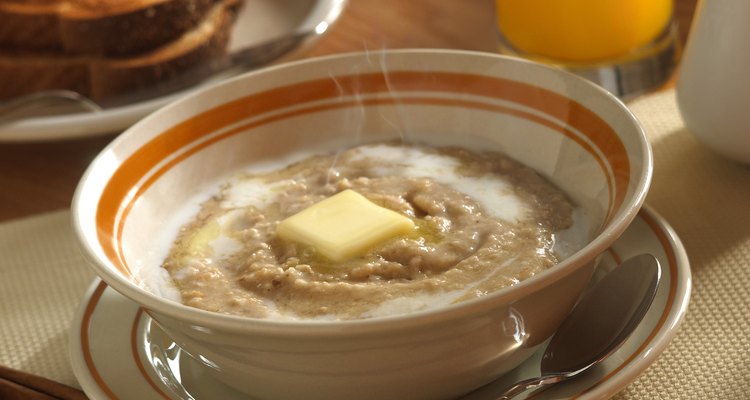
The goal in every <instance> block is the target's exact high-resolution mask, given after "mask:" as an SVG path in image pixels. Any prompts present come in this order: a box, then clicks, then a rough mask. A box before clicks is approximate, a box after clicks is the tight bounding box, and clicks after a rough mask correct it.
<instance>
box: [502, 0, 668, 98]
mask: <svg viewBox="0 0 750 400" xmlns="http://www.w3.org/2000/svg"><path fill="white" fill-rule="evenodd" d="M495 6H496V7H495V10H496V16H497V26H498V30H499V34H500V52H501V53H504V54H511V55H516V56H520V57H524V58H528V59H532V60H535V61H539V62H543V63H546V64H553V65H557V66H560V67H562V68H565V69H567V70H569V71H571V72H573V73H576V74H578V75H581V76H583V77H585V78H587V79H589V80H592V81H594V82H596V83H598V84H600V85H601V86H603V87H605V88H606V89H608V90H609V91H611V92H612V93H614V94H616V95H617V96H619V97H623V98H627V97H630V96H634V95H637V94H640V93H643V92H645V91H648V90H651V89H654V88H656V87H658V86H660V85H662V84H663V83H664V82H665V81H667V80H668V79H669V78H670V77H671V74H672V72H673V70H674V67H675V65H676V64H677V60H678V58H679V53H680V48H679V41H678V40H677V29H676V24H675V23H674V21H673V18H672V15H673V8H674V5H673V0H495Z"/></svg>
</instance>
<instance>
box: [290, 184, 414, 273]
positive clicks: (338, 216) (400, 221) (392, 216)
mask: <svg viewBox="0 0 750 400" xmlns="http://www.w3.org/2000/svg"><path fill="white" fill-rule="evenodd" d="M413 229H414V223H413V222H412V221H411V219H409V218H407V217H405V216H403V215H401V214H399V213H397V212H395V211H393V210H389V209H387V208H383V207H380V206H378V205H377V204H374V203H372V202H371V201H369V200H367V198H365V197H364V196H362V195H361V194H359V193H357V192H355V191H353V190H344V191H342V192H340V193H338V194H336V195H334V196H331V197H329V198H327V199H325V200H323V201H320V202H318V203H316V204H313V205H312V206H310V207H308V208H306V209H304V210H302V211H300V212H299V213H297V214H295V215H292V216H291V217H289V218H287V219H285V220H283V221H281V222H280V223H279V226H278V228H277V231H276V232H277V233H278V235H279V236H280V237H281V238H283V239H286V240H289V241H294V242H297V243H302V244H305V245H308V246H311V247H314V248H315V249H316V250H317V252H318V253H319V254H321V255H323V256H324V257H326V258H328V259H329V260H331V261H335V262H340V261H346V260H347V259H350V258H352V257H355V256H358V255H362V254H364V253H365V252H366V251H367V250H369V249H370V248H372V247H373V246H375V245H377V244H379V243H382V242H383V241H385V240H388V239H391V238H394V237H396V236H398V235H402V234H406V233H408V232H410V231H411V230H413Z"/></svg>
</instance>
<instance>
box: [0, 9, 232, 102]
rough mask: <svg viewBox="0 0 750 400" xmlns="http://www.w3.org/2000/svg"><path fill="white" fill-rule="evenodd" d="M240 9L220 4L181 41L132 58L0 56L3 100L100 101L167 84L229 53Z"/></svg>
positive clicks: (35, 54) (24, 53)
mask: <svg viewBox="0 0 750 400" xmlns="http://www.w3.org/2000/svg"><path fill="white" fill-rule="evenodd" d="M238 6H239V3H238V0H222V1H220V2H218V3H215V4H214V5H213V6H212V7H211V9H210V10H209V11H208V12H207V13H206V15H205V17H204V18H203V20H201V21H200V22H199V24H198V25H197V26H196V27H194V28H193V29H192V30H190V31H189V32H186V33H184V34H183V35H182V36H180V38H178V39H177V40H175V41H173V42H170V43H168V44H166V45H163V46H162V47H159V48H157V49H155V50H152V51H149V52H146V53H143V54H138V55H135V56H131V57H100V56H69V55H66V54H62V53H56V52H46V53H40V52H31V51H20V50H12V51H5V52H2V51H0V99H8V98H13V97H16V96H20V95H23V94H27V93H33V92H37V91H41V90H52V89H71V90H75V91H77V92H79V93H81V94H83V95H85V96H87V97H90V98H92V99H94V100H101V99H106V98H111V97H112V96H117V95H121V94H124V93H126V92H130V91H133V90H137V89H139V88H145V87H153V86H158V85H160V84H166V83H167V82H169V80H170V79H171V78H173V77H175V76H178V75H180V74H181V73H183V72H184V71H186V70H189V69H190V68H193V67H197V66H200V65H202V64H204V63H207V62H210V61H211V60H214V59H217V58H219V57H221V56H222V55H223V54H224V53H225V51H226V46H227V42H228V40H229V31H230V28H231V25H232V22H233V20H234V17H235V15H236V11H237V7H238Z"/></svg>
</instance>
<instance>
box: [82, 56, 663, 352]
mask: <svg viewBox="0 0 750 400" xmlns="http://www.w3.org/2000/svg"><path fill="white" fill-rule="evenodd" d="M373 53H376V52H373V51H356V52H347V53H339V54H333V55H328V56H321V57H311V58H307V59H302V60H297V61H292V62H286V63H281V64H277V65H274V66H270V67H266V68H261V69H258V70H254V71H250V72H247V73H245V74H241V75H239V76H237V77H233V78H231V79H228V80H225V81H222V82H219V83H217V84H215V85H211V86H209V87H207V88H203V89H200V90H198V91H196V92H194V93H191V94H189V95H187V96H185V97H182V98H180V99H177V100H175V101H173V102H171V103H169V104H167V105H165V106H164V107H161V108H160V109H158V110H156V111H154V112H153V113H151V114H149V115H148V116H147V117H145V118H143V119H141V120H140V121H138V122H137V123H136V124H134V125H132V126H131V127H130V128H128V129H126V130H125V131H124V132H122V133H121V134H120V135H118V136H117V137H116V138H115V139H114V140H113V141H112V142H110V143H109V144H108V145H107V146H106V147H105V148H104V149H102V150H101V151H100V152H99V154H98V155H97V156H96V157H95V158H94V160H93V161H92V162H91V163H90V165H89V166H88V168H87V169H86V171H85V172H84V174H83V175H82V177H81V179H80V181H79V184H78V186H77V188H76V190H75V193H74V196H73V201H72V206H71V210H72V225H73V230H74V233H75V235H76V238H77V242H78V244H79V247H80V248H81V250H82V253H83V254H84V256H85V258H86V259H87V261H88V264H89V265H90V266H91V267H92V268H93V269H94V271H95V272H96V273H97V275H98V276H99V277H100V279H102V280H103V281H104V282H106V283H107V284H108V285H110V286H112V287H113V289H115V290H116V291H118V292H120V293H121V294H123V295H125V296H126V297H128V298H130V299H131V300H133V301H135V302H137V303H139V304H140V305H142V306H143V307H144V308H145V309H146V312H147V313H148V314H149V315H152V317H155V318H156V319H157V320H158V319H159V317H158V316H159V315H164V316H168V317H171V318H175V319H178V320H181V321H186V322H190V323H192V324H197V325H205V326H209V327H212V328H217V329H222V330H225V331H229V332H253V333H256V334H266V335H271V334H273V335H282V336H284V337H303V336H304V337H307V338H311V337H320V336H329V335H332V334H334V335H346V334H378V333H382V332H385V331H389V332H393V331H394V329H398V330H406V329H416V328H420V327H424V325H425V324H430V323H448V324H449V323H451V322H453V321H455V320H456V319H463V318H467V317H470V316H471V315H476V314H481V313H485V312H487V311H488V310H491V309H496V308H497V307H498V305H510V304H512V302H513V301H515V300H518V299H521V298H523V297H524V296H525V295H526V294H528V293H531V292H534V291H536V290H538V289H540V288H543V287H546V286H549V285H551V284H554V283H555V282H557V281H559V280H560V279H563V278H564V277H566V276H568V275H569V274H571V273H573V272H575V271H577V270H578V269H579V268H580V267H582V266H583V265H585V264H587V263H589V262H595V260H597V258H598V256H599V255H600V254H601V253H603V252H604V251H606V249H607V248H608V247H609V246H610V245H611V244H612V243H613V242H614V241H615V240H616V239H617V238H618V237H620V235H621V234H622V233H623V232H624V231H625V229H626V228H627V227H628V225H629V224H630V223H631V222H632V221H633V219H634V218H635V217H636V215H637V213H638V210H640V208H641V206H642V205H643V203H644V201H645V198H646V195H647V193H648V189H649V187H650V184H651V180H652V176H653V153H652V149H651V145H650V143H649V141H648V138H647V136H646V133H645V130H644V128H643V126H642V125H641V123H640V121H639V120H638V119H637V117H636V116H635V115H634V114H633V112H632V111H631V110H630V109H629V108H628V107H627V106H626V105H625V104H624V103H623V102H622V101H621V100H620V99H619V98H617V97H616V96H615V95H613V94H612V93H610V92H608V91H607V90H605V89H604V88H601V87H600V86H598V85H595V84H594V83H591V82H589V81H587V80H585V79H584V78H581V77H579V76H577V75H574V74H572V73H570V72H568V71H564V70H561V69H557V68H554V67H550V66H546V65H542V64H539V63H536V62H533V61H529V60H525V59H520V58H516V57H511V56H504V55H499V54H494V53H487V52H479V51H469V50H452V49H419V48H416V49H385V50H379V51H377V53H385V54H407V55H415V56H418V55H420V54H430V55H446V56H458V57H483V58H492V59H495V60H501V61H503V62H509V63H523V64H526V65H527V66H528V67H530V68H537V69H543V70H546V71H555V73H557V74H560V76H562V77H564V79H566V81H573V82H578V84H582V85H583V86H585V87H587V88H588V89H586V90H589V91H591V92H592V93H596V95H597V96H602V100H605V99H606V100H607V101H610V102H613V103H614V105H615V107H616V108H617V109H618V110H619V111H620V112H622V114H623V115H624V116H626V120H627V121H628V122H629V123H630V124H631V125H632V127H633V128H635V132H636V136H637V139H638V142H639V144H640V149H639V150H640V152H641V154H642V160H641V171H642V174H641V175H640V176H638V177H637V178H638V180H637V181H636V183H635V185H633V194H632V196H631V197H630V198H627V197H626V200H628V199H629V201H624V202H623V203H622V204H621V205H620V208H619V210H616V212H615V213H614V214H613V217H612V218H611V219H610V220H609V221H608V222H607V223H606V224H605V225H604V227H603V229H602V230H601V231H600V232H599V233H598V234H597V236H596V237H595V238H594V239H593V240H591V241H589V242H588V243H587V244H586V245H585V246H584V247H583V248H581V249H579V250H578V251H576V252H575V253H574V254H572V255H571V256H569V257H567V258H565V259H564V260H562V261H561V262H560V263H558V264H556V265H555V266H554V267H553V268H550V269H548V270H545V271H542V272H540V273H539V274H536V275H535V276H533V277H530V278H528V279H525V280H523V281H521V282H519V283H517V284H514V285H512V286H509V287H506V288H502V289H500V290H498V291H496V292H493V293H490V294H488V295H486V296H482V297H479V298H476V299H470V300H466V301H462V302H459V303H456V304H450V305H446V306H441V307H438V308H434V309H428V310H421V311H416V312H410V313H406V314H398V315H391V316H383V317H375V318H366V319H353V320H278V319H262V318H251V317H244V316H238V315H229V314H221V313H217V312H212V311H206V310H202V309H198V308H194V307H190V306H186V305H184V304H182V303H179V302H176V301H172V300H169V299H166V298H163V297H161V296H158V295H156V294H154V293H151V292H149V291H148V290H146V289H144V288H142V287H141V286H140V285H138V284H137V283H135V282H132V281H131V280H129V279H126V278H125V277H123V276H122V274H120V273H119V272H117V271H113V270H112V269H111V268H109V267H108V266H106V265H102V263H101V261H100V260H99V258H98V257H97V252H96V251H95V250H94V245H92V243H89V242H88V241H87V240H86V238H87V237H88V236H87V235H86V234H85V233H84V228H83V215H84V214H85V210H83V209H82V207H83V206H82V204H83V203H84V202H83V201H82V198H83V197H84V196H85V195H86V190H85V189H86V187H87V182H88V181H89V180H91V179H94V178H93V177H92V176H94V175H95V173H94V170H95V169H96V167H97V166H98V165H99V164H100V163H102V159H103V158H104V157H105V156H106V154H107V153H109V152H110V151H111V150H112V149H114V148H117V147H118V146H120V144H121V143H123V142H126V141H127V140H128V139H129V132H131V131H134V130H136V129H137V128H138V127H140V126H141V125H144V124H147V123H149V122H150V121H151V120H152V119H154V118H158V117H159V115H161V114H162V113H166V112H169V111H170V110H172V109H173V108H176V107H179V106H180V105H181V104H182V103H183V102H186V101H190V100H191V99H193V98H197V97H201V96H204V95H205V93H207V92H209V91H211V90H215V89H216V88H219V87H224V86H229V85H233V84H235V83H236V82H237V81H244V80H248V79H253V77H255V76H257V75H261V76H262V75H265V74H272V73H274V71H277V70H279V69H285V68H293V67H298V66H304V65H306V64H317V63H326V62H330V61H335V60H341V59H347V58H361V57H369V56H371V55H372V54H373ZM565 97H567V95H565ZM571 100H573V101H576V100H574V99H571ZM214 107H215V106H214Z"/></svg>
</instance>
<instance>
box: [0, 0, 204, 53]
mask: <svg viewBox="0 0 750 400" xmlns="http://www.w3.org/2000/svg"><path fill="white" fill-rule="evenodd" d="M216 2H217V0H0V47H5V48H16V49H22V50H37V51H38V50H45V51H59V52H63V53H71V54H88V55H106V56H121V55H129V54H136V53H142V52H144V51H148V50H153V49H155V48H158V47H161V46H163V45H164V44H166V43H169V42H171V41H173V40H175V39H177V38H179V37H180V36H181V35H182V34H183V33H185V32H187V31H189V30H191V29H193V28H195V26H197V25H198V23H200V21H201V20H202V19H203V18H204V17H205V14H206V12H208V10H209V9H210V8H211V7H212V6H213V5H214V4H215V3H216Z"/></svg>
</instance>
